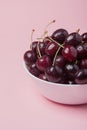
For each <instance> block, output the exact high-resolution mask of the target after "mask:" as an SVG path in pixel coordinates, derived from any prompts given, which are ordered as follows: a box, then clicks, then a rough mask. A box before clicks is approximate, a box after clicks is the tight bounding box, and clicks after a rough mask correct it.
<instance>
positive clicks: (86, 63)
mask: <svg viewBox="0 0 87 130" xmlns="http://www.w3.org/2000/svg"><path fill="white" fill-rule="evenodd" d="M80 67H81V68H83V69H87V58H86V59H82V60H81V62H80Z"/></svg>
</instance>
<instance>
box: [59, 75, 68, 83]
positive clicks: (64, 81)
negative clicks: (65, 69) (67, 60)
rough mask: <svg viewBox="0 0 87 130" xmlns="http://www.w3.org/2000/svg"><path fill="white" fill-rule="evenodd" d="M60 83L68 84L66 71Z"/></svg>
mask: <svg viewBox="0 0 87 130" xmlns="http://www.w3.org/2000/svg"><path fill="white" fill-rule="evenodd" d="M58 83H60V84H68V76H67V75H66V73H64V74H63V75H62V77H61V80H60V81H59V82H58Z"/></svg>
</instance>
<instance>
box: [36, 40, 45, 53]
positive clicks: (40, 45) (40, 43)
mask: <svg viewBox="0 0 87 130" xmlns="http://www.w3.org/2000/svg"><path fill="white" fill-rule="evenodd" d="M46 46H47V43H45V42H39V44H38V47H39V50H40V53H41V55H45V48H46ZM37 52H38V48H37Z"/></svg>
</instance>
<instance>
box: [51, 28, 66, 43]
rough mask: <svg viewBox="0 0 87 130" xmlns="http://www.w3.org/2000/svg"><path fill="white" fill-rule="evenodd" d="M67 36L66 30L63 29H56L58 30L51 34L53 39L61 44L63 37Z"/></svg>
mask: <svg viewBox="0 0 87 130" xmlns="http://www.w3.org/2000/svg"><path fill="white" fill-rule="evenodd" d="M67 36H68V32H67V30H65V29H58V30H56V31H55V32H54V33H53V34H52V38H53V39H54V40H55V41H57V42H59V43H61V44H63V43H64V41H65V38H66V37H67Z"/></svg>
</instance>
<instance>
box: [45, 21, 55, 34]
mask: <svg viewBox="0 0 87 130" xmlns="http://www.w3.org/2000/svg"><path fill="white" fill-rule="evenodd" d="M55 22H56V20H52V21H51V22H50V23H48V24H47V25H46V27H45V31H44V32H46V31H47V28H48V27H49V25H51V24H52V23H55Z"/></svg>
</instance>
